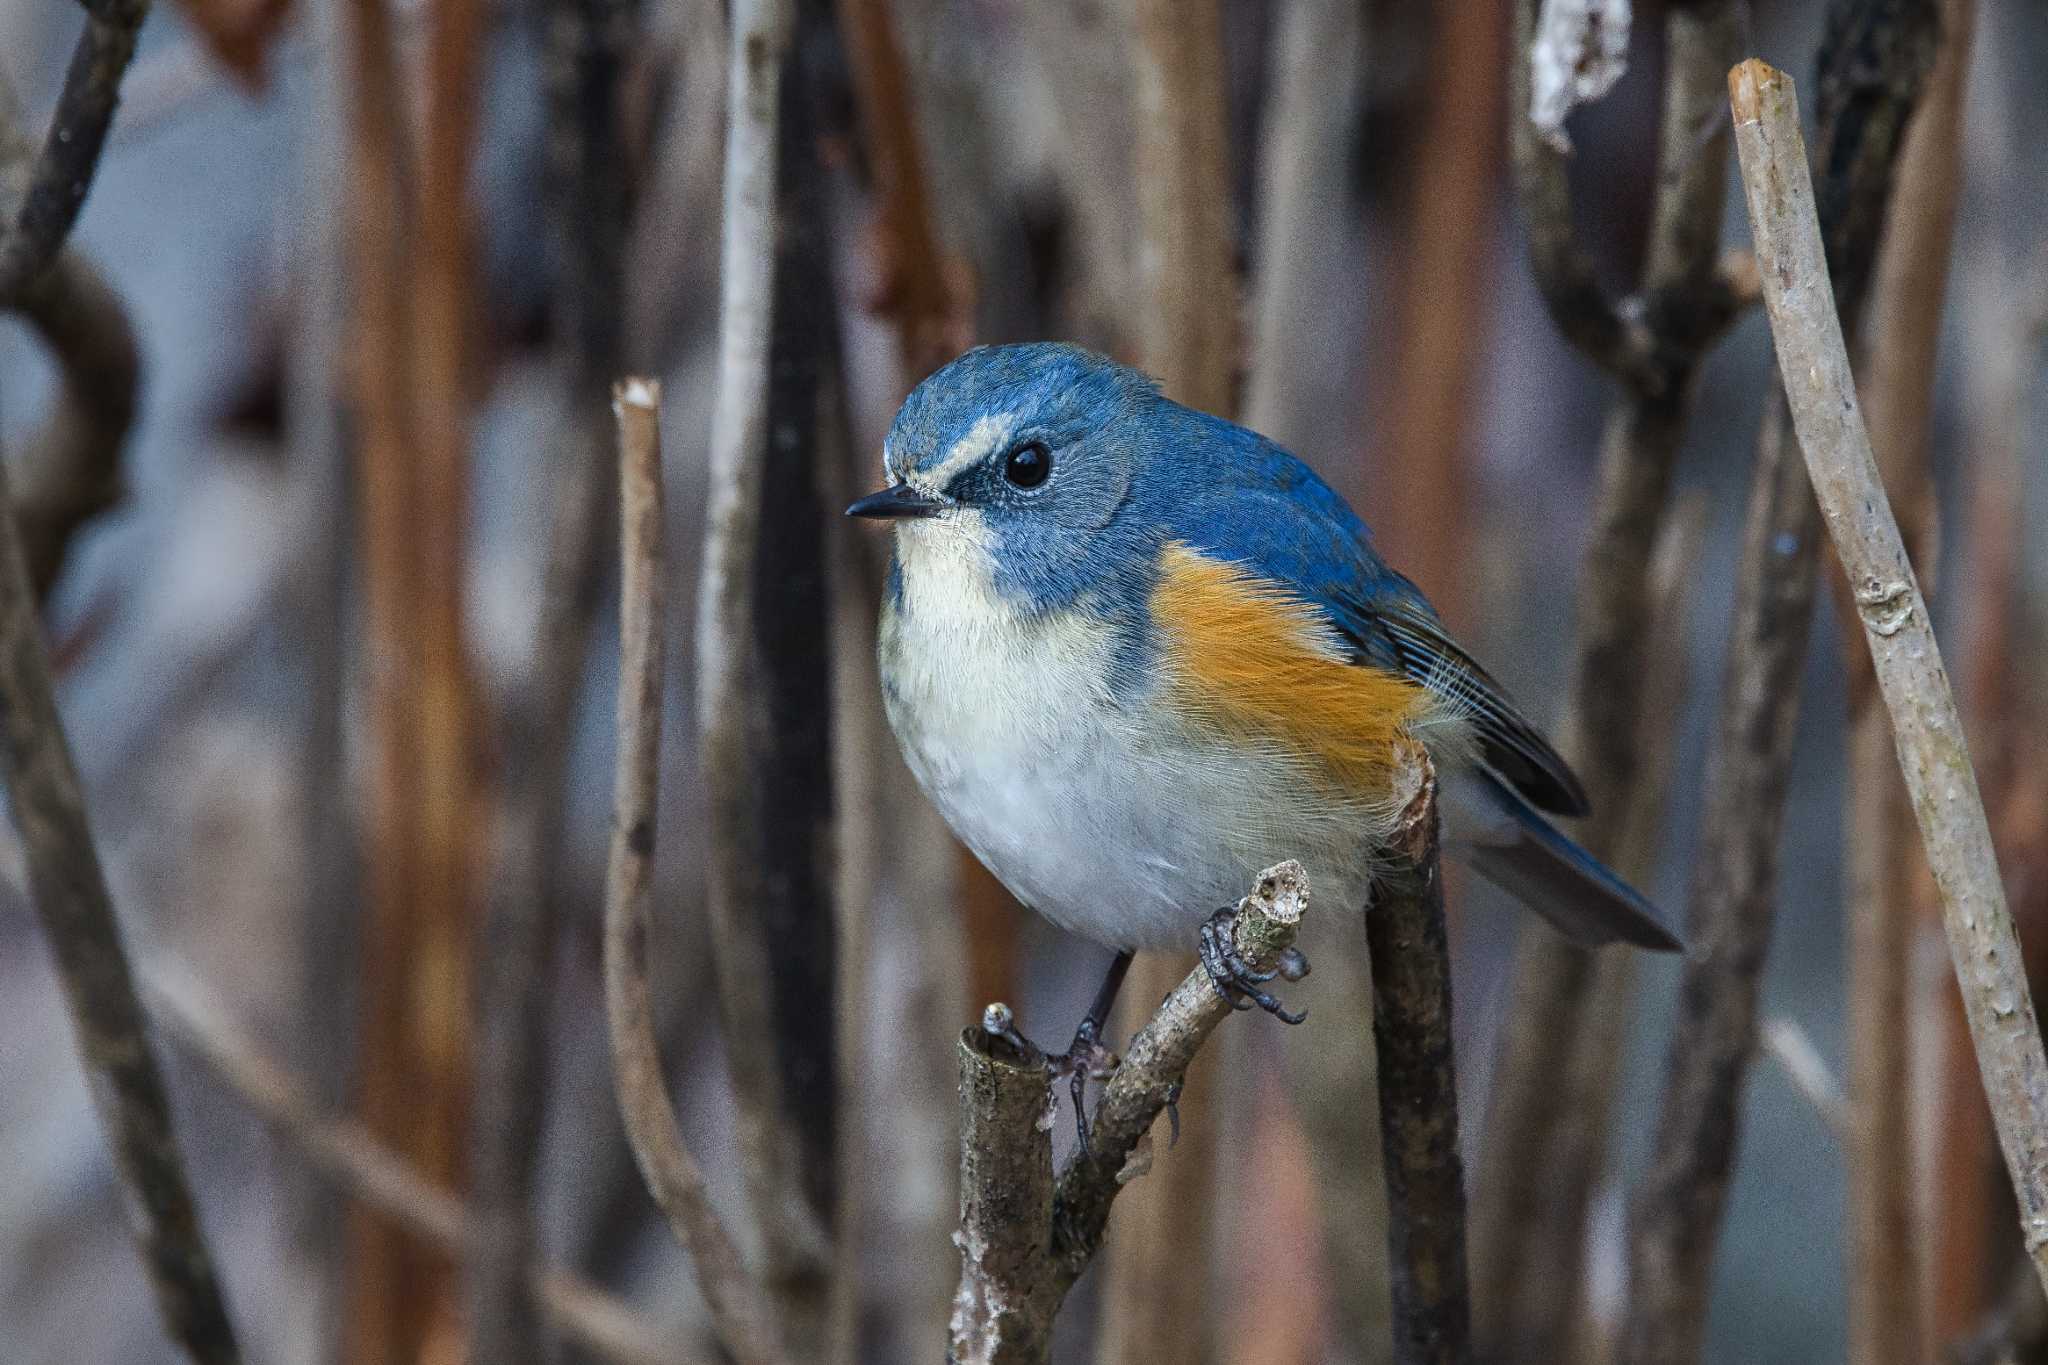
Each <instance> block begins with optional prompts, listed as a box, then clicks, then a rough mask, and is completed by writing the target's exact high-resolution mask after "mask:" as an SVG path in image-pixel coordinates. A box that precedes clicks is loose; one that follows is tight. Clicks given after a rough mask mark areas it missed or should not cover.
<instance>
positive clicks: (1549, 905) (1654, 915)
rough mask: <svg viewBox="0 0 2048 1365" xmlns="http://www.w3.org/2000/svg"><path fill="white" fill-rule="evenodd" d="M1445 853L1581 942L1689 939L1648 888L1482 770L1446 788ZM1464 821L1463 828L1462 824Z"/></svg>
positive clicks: (1658, 945) (1676, 947)
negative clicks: (1645, 893)
mask: <svg viewBox="0 0 2048 1365" xmlns="http://www.w3.org/2000/svg"><path fill="white" fill-rule="evenodd" d="M1446 798H1447V799H1446V805H1447V806H1448V807H1450V809H1449V810H1447V812H1446V813H1447V816H1448V828H1447V830H1446V833H1447V836H1448V837H1447V840H1446V845H1445V851H1446V852H1448V853H1450V854H1452V855H1453V856H1454V857H1456V858H1457V859H1458V860H1459V861H1460V862H1462V863H1464V864H1465V865H1466V866H1467V867H1470V868H1471V869H1472V870H1473V871H1474V872H1477V873H1478V874H1479V875H1480V876H1482V877H1484V878H1486V880H1488V881H1490V882H1492V883H1493V884H1494V885H1495V886H1498V887H1499V888H1500V889H1501V890H1503V891H1505V892H1507V893H1508V894H1509V895H1511V896H1514V897H1515V898H1516V899H1518V900H1520V901H1521V902H1522V903H1523V904H1525V905H1527V906H1528V907H1529V908H1530V909H1531V910H1534V911H1535V912H1536V913H1537V914H1539V915H1541V916H1543V918H1545V919H1547V920H1549V921H1550V922H1551V924H1553V925H1554V926H1556V928H1557V930H1558V932H1559V933H1561V934H1563V935H1564V936H1565V937H1566V938H1568V939H1571V940H1572V941H1573V942H1575V943H1583V944H1587V945H1595V944H1601V943H1633V944H1636V945H1637V946H1639V947H1643V948H1654V949H1657V950H1660V951H1663V952H1681V951H1683V950H1684V948H1685V944H1684V942H1683V941H1682V940H1681V939H1680V938H1679V937H1678V934H1677V933H1676V932H1675V931H1674V930H1673V929H1672V928H1671V927H1670V925H1669V924H1667V923H1666V922H1665V920H1664V917H1663V916H1662V915H1661V914H1659V913H1658V911H1657V908H1656V907H1655V906H1654V905H1651V904H1650V902H1649V900H1648V899H1646V898H1645V897H1644V896H1643V894H1642V893H1641V892H1640V891H1637V890H1636V889H1635V888H1634V887H1632V886H1630V885H1629V884H1628V883H1627V882H1625V881H1623V880H1622V879H1621V878H1620V877H1619V876H1617V875H1616V874H1615V873H1614V871H1613V870H1612V869H1610V868H1608V867H1607V866H1606V865H1605V864H1603V863H1602V862H1601V861H1600V860H1599V859H1598V858H1595V857H1594V856H1593V855H1592V854H1590V853H1588V852H1587V851H1586V850H1585V849H1583V848H1581V847H1579V846H1578V845H1577V844H1575V843H1573V842H1572V841H1571V840H1570V839H1569V838H1567V837H1565V835H1564V834H1563V833H1562V832H1561V831H1559V830H1558V828H1557V827H1556V826H1555V825H1553V824H1551V823H1550V822H1549V821H1548V820H1546V819H1544V818H1543V817H1542V815H1540V814H1538V813H1537V811H1536V810H1535V808H1534V807H1532V806H1531V805H1530V804H1529V803H1528V802H1527V801H1524V800H1523V799H1522V798H1521V797H1520V796H1519V795H1517V794H1516V793H1515V792H1514V791H1512V790H1510V789H1509V788H1508V786H1507V785H1506V784H1505V783H1503V782H1500V781H1498V780H1497V779H1495V778H1494V777H1493V776H1492V775H1491V774H1490V773H1485V772H1476V773H1472V774H1471V775H1470V776H1469V777H1464V778H1463V779H1462V780H1460V781H1459V782H1458V783H1457V789H1456V790H1455V791H1454V792H1453V791H1448V790H1447V791H1446ZM1461 826H1462V828H1461Z"/></svg>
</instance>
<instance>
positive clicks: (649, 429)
mask: <svg viewBox="0 0 2048 1365" xmlns="http://www.w3.org/2000/svg"><path fill="white" fill-rule="evenodd" d="M612 401H613V405H614V408H615V410H616V412H617V413H618V420H619V524H620V527H621V559H620V563H621V566H622V567H621V570H620V580H619V600H620V610H619V708H618V710H619V751H618V768H617V772H616V777H615V786H614V793H613V812H612V846H611V858H610V862H609V865H608V866H607V868H606V872H605V898H604V899H605V911H604V977H605V1012H606V1015H607V1017H608V1019H609V1021H610V1027H611V1040H612V1064H613V1066H614V1067H615V1068H616V1070H617V1073H618V1075H617V1080H618V1090H619V1112H620V1114H621V1116H622V1117H623V1118H624V1120H625V1124H626V1135H627V1137H628V1138H629V1140H630V1141H631V1142H632V1145H633V1155H634V1157H635V1158H636V1159H637V1160H638V1161H639V1163H640V1171H641V1174H642V1175H643V1176H644V1177H646V1180H647V1187H648V1189H649V1190H650V1191H652V1192H653V1194H654V1201H655V1203H657V1204H659V1205H660V1206H661V1211H662V1212H663V1213H664V1214H665V1215H667V1217H668V1220H669V1227H670V1229H671V1230H672V1231H673V1232H674V1233H675V1237H676V1241H677V1242H679V1243H680V1244H681V1245H682V1247H683V1250H685V1251H686V1252H688V1253H689V1255H690V1260H691V1263H692V1264H693V1265H694V1266H695V1268H696V1271H697V1282H698V1285H699V1286H700V1287H701V1289H702V1290H703V1293H704V1299H705V1302H706V1303H708V1304H709V1305H710V1306H711V1316H712V1321H713V1324H714V1326H715V1327H716V1329H717V1331H718V1335H719V1338H720V1340H721V1341H723V1342H724V1343H725V1347H726V1349H727V1350H729V1351H731V1352H732V1354H733V1358H734V1359H736V1360H738V1361H740V1362H742V1365H773V1363H774V1362H779V1361H782V1360H785V1359H787V1357H786V1356H785V1354H784V1352H783V1348H782V1344H781V1333H780V1332H779V1331H778V1330H777V1328H776V1325H775V1324H776V1319H775V1316H774V1314H773V1312H772V1310H771V1309H770V1307H769V1304H768V1301H767V1298H766V1296H764V1295H763V1294H762V1292H761V1288H760V1286H759V1285H758V1284H756V1283H755V1281H754V1280H753V1278H752V1277H751V1276H750V1275H749V1274H748V1273H747V1269H746V1266H745V1265H744V1264H743V1263H742V1262H741V1260H740V1254H739V1248H738V1247H737V1246H735V1245H734V1243H733V1240H732V1237H731V1235H730V1234H729V1233H727V1232H726V1230H725V1225H724V1224H723V1223H721V1222H719V1220H718V1214H717V1212H716V1210H714V1209H713V1208H712V1207H711V1199H710V1193H709V1191H708V1190H707V1189H706V1188H705V1185H704V1173H703V1172H702V1171H701V1170H700V1169H699V1168H698V1166H697V1163H696V1160H695V1159H694V1158H693V1157H692V1156H691V1155H690V1152H689V1149H688V1148H686V1147H685V1146H684V1145H683V1138H682V1133H681V1131H680V1130H679V1129H678V1127H677V1125H676V1117H675V1106H674V1104H673V1102H672V1101H671V1100H670V1098H669V1093H668V1083H667V1081H666V1080H664V1079H663V1077H662V1071H661V1054H660V1050H659V1045H658V1043H657V1040H656V1037H655V1032H654V1007H653V1004H652V1002H651V1001H650V999H649V998H648V986H647V938H648V932H649V923H648V919H649V917H648V909H647V903H648V900H649V896H650V888H651V883H652V880H653V870H654V811H655V796H656V792H657V790H658V788H659V785H660V768H661V693H662V681H663V665H664V660H663V656H662V650H663V646H664V639H663V632H662V622H663V621H664V619H666V618H665V610H666V605H665V604H666V600H667V591H666V577H665V561H664V559H663V555H662V537H661V528H662V515H663V509H662V496H661V425H660V422H661V415H660V414H661V387H660V385H658V384H656V383H654V382H653V381H652V380H647V379H628V380H625V381H623V382H622V383H620V385H619V386H618V388H617V389H616V390H615V391H614V395H613V400H612Z"/></svg>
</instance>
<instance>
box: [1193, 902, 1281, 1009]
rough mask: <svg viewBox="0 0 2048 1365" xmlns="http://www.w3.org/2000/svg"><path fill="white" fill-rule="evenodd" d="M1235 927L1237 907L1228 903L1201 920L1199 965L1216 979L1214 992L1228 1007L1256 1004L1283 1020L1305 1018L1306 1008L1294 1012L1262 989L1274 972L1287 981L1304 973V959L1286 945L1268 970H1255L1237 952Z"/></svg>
mask: <svg viewBox="0 0 2048 1365" xmlns="http://www.w3.org/2000/svg"><path fill="white" fill-rule="evenodd" d="M1236 927H1237V907H1235V906H1231V905H1226V906H1224V907H1223V908H1222V909H1221V910H1218V911H1217V912H1216V913H1215V914H1213V915H1211V916H1209V918H1208V919H1206V920H1204V921H1202V945H1201V957H1202V967H1203V968H1204V970H1206V971H1207V972H1208V973H1209V979H1210V980H1211V981H1213V982H1215V983H1216V991H1217V994H1219V995H1221V996H1222V997H1223V998H1224V999H1225V1000H1226V1001H1228V1002H1229V1004H1230V1007H1231V1008H1232V1009H1238V1010H1248V1009H1250V1008H1251V1007H1252V1006H1253V1005H1257V1006H1258V1007H1259V1008H1260V1009H1262V1010H1264V1011H1265V1012H1266V1013H1268V1014H1270V1015H1272V1016H1273V1017H1274V1018H1275V1019H1278V1020H1279V1021H1280V1022H1281V1023H1283V1024H1298V1023H1300V1022H1301V1021H1302V1020H1304V1019H1306V1018H1308V1013H1307V1011H1305V1010H1304V1011H1302V1012H1301V1013H1298V1014H1297V1013H1295V1012H1293V1011H1291V1010H1289V1009H1288V1008H1287V1007H1286V1006H1284V1005H1282V1004H1281V1003H1280V1001H1279V1000H1278V999H1277V998H1276V997H1275V996H1273V995H1272V994H1271V993H1270V992H1268V991H1267V990H1266V989H1265V985H1266V983H1267V982H1268V981H1271V980H1272V979H1273V978H1274V977H1276V976H1277V977H1285V978H1286V979H1287V980H1289V981H1299V980H1301V979H1302V978H1303V977H1304V976H1307V975H1308V959H1307V958H1305V957H1303V956H1302V955H1301V953H1300V951H1299V950H1297V949H1294V948H1289V949H1288V950H1287V951H1286V952H1284V953H1282V954H1281V955H1280V958H1279V960H1278V961H1277V962H1276V963H1275V964H1274V967H1273V970H1272V971H1270V972H1262V971H1259V970H1257V969H1256V968H1254V967H1253V966H1252V964H1251V963H1249V962H1247V961H1245V960H1244V958H1243V957H1242V956H1241V955H1239V953H1238V951H1237V934H1236Z"/></svg>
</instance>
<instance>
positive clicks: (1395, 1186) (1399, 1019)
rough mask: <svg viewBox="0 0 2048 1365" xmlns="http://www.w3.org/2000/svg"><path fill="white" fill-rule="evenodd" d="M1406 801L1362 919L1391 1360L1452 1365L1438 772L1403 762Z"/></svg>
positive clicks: (1452, 1148) (1460, 1281)
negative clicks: (1408, 782)
mask: <svg viewBox="0 0 2048 1365" xmlns="http://www.w3.org/2000/svg"><path fill="white" fill-rule="evenodd" d="M1406 762H1407V764H1408V765H1409V770H1410V772H1411V773H1412V774H1413V777H1412V781H1413V783H1414V795H1413V796H1412V797H1411V798H1410V800H1409V801H1408V803H1407V805H1406V807H1405V809H1404V812H1403V815H1402V822H1401V826H1400V829H1399V831H1398V832H1397V833H1396V835H1395V840H1394V849H1395V854H1396V858H1395V861H1394V862H1393V865H1392V866H1391V867H1389V868H1388V869H1387V870H1385V871H1383V872H1382V873H1380V874H1379V875H1378V876H1376V877H1375V878H1374V879H1373V903H1372V908H1371V909H1370V910H1369V911H1367V913H1366V916H1365V932H1366V939H1367V943H1368V946H1369V950H1370V955H1371V958H1372V986H1373V995H1372V1005H1373V1020H1372V1033H1373V1046H1374V1047H1375V1048H1376V1049H1377V1051H1378V1054H1379V1107H1380V1143H1381V1147H1382V1148H1383V1150H1384V1152H1385V1157H1384V1161H1385V1166H1386V1180H1387V1242H1388V1247H1389V1250H1390V1252H1391V1253H1392V1266H1393V1277H1392V1278H1393V1299H1394V1359H1395V1361H1396V1362H1398V1365H1459V1363H1460V1362H1463V1361H1466V1360H1469V1359H1470V1358H1471V1354H1472V1311H1471V1301H1470V1297H1469V1294H1468V1290H1467V1285H1466V1266H1465V1163H1464V1160H1463V1159H1462V1157H1461V1156H1460V1154H1459V1151H1458V1078H1457V1069H1456V1066H1455V1065H1454V1062H1453V1058H1452V1051H1451V958H1450V946H1449V941H1448V938H1447V936H1446V930H1445V926H1444V887H1443V877H1442V871H1441V868H1440V867H1439V866H1438V862H1437V835H1438V821H1437V808H1436V771H1435V769H1434V768H1433V767H1432V766H1431V764H1430V762H1429V757H1428V755H1427V754H1426V753H1424V752H1423V751H1422V750H1421V749H1420V747H1416V748H1412V749H1410V750H1409V751H1408V752H1407V755H1406Z"/></svg>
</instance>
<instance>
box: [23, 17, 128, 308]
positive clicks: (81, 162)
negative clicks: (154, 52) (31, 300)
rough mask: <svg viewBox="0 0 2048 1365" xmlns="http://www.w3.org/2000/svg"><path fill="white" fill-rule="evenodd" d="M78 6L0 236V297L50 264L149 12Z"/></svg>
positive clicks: (94, 163)
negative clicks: (55, 89) (10, 222)
mask: <svg viewBox="0 0 2048 1365" xmlns="http://www.w3.org/2000/svg"><path fill="white" fill-rule="evenodd" d="M85 12H86V19H85V29H84V31H82V32H81V33H80V34H79V35H78V45H77V46H76V47H74V48H73V49H72V50H71V65H70V67H69V68H67V69H66V71H65V73H64V89H63V91H62V92H61V93H60V94H59V95H58V96H57V109H56V112H55V113H54V114H52V115H51V116H50V131H49V135H48V136H47V137H45V138H44V139H43V150H42V155H40V156H39V157H37V158H36V164H35V169H34V170H33V171H31V172H30V174H29V181H28V188H27V191H26V192H25V193H24V194H23V196H22V200H21V207H20V209H19V210H18V211H16V213H15V214H14V226H13V229H12V230H11V231H9V232H8V233H7V234H6V236H5V237H4V238H0V302H13V301H14V300H16V299H18V298H19V297H20V295H21V292H22V290H23V289H25V288H26V287H27V286H28V285H29V284H30V283H31V282H32V281H33V280H34V279H35V278H36V277H37V276H38V275H40V274H42V273H43V272H44V271H45V270H47V269H49V267H50V265H51V263H52V262H54V261H55V260H56V259H57V253H58V252H59V251H60V250H62V249H63V246H64V241H65V239H66V238H68V237H69V236H70V235H71V227H72V224H74V223H76V222H77V221H78V211H79V209H81V208H83V207H84V206H85V195H86V191H88V190H89V189H91V188H92V182H93V176H94V175H95V173H96V172H97V171H98V170H99V164H100V151H101V149H102V148H103V147H105V145H106V141H107V128H108V126H109V125H110V124H112V123H113V121H114V107H115V105H116V104H118V103H119V102H120V97H121V77H122V76H123V75H124V74H125V73H126V72H127V70H128V62H129V59H130V58H132V57H133V56H134V55H135V35H136V32H137V31H138V30H139V29H141V27H142V21H143V20H144V19H146V18H148V17H149V0H88V3H86V5H85Z"/></svg>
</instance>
